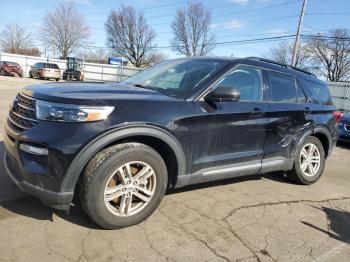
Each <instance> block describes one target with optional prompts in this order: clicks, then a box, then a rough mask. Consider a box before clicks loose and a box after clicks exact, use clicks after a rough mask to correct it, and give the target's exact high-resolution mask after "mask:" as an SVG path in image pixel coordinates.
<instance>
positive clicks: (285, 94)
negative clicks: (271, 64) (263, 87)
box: [268, 71, 297, 103]
mask: <svg viewBox="0 0 350 262" xmlns="http://www.w3.org/2000/svg"><path fill="white" fill-rule="evenodd" d="M268 75H269V82H268V83H269V85H268V100H269V101H273V102H284V103H295V102H296V98H297V93H296V86H295V79H294V77H293V76H291V75H287V74H282V73H277V72H273V71H269V72H268Z"/></svg>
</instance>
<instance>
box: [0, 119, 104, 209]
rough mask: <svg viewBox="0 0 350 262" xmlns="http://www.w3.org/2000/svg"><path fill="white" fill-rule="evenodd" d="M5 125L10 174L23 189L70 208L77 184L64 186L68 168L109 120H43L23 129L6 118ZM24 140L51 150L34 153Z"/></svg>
mask: <svg viewBox="0 0 350 262" xmlns="http://www.w3.org/2000/svg"><path fill="white" fill-rule="evenodd" d="M4 127H5V132H4V144H5V150H6V151H5V157H4V162H5V168H6V171H7V173H8V175H9V176H10V178H11V179H12V180H13V181H14V182H15V184H16V185H17V186H18V187H19V188H20V189H21V190H23V191H25V192H27V193H29V194H31V195H34V196H36V197H38V198H39V199H40V200H41V201H42V202H43V203H44V204H46V205H49V206H51V207H54V208H56V209H61V210H67V209H68V208H69V206H70V203H71V201H72V199H73V195H74V189H75V184H72V183H70V184H68V186H69V187H68V186H67V187H64V186H63V184H64V181H65V179H68V180H69V178H68V177H67V176H66V171H67V169H68V167H70V166H72V165H75V164H76V163H75V162H74V161H73V160H74V158H75V156H76V155H77V154H78V153H79V151H80V149H81V148H82V147H83V146H84V144H85V143H88V142H89V141H90V139H92V138H93V137H94V136H95V135H96V132H98V131H101V130H103V129H105V128H106V127H105V124H103V123H74V124H73V123H57V122H45V121H43V122H39V124H38V125H36V126H34V127H32V128H30V129H28V130H20V129H18V128H16V126H14V125H13V124H12V123H11V122H10V121H9V120H6V121H5V126H4ZM67 134H69V135H68V136H67ZM21 144H30V145H33V146H38V147H42V148H46V149H47V151H48V154H47V155H46V156H38V155H35V154H30V153H28V152H25V151H23V150H21V149H20V145H21ZM65 185H67V183H65Z"/></svg>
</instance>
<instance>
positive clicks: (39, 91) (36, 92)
mask: <svg viewBox="0 0 350 262" xmlns="http://www.w3.org/2000/svg"><path fill="white" fill-rule="evenodd" d="M21 92H22V93H23V94H25V95H27V96H31V97H34V98H36V99H40V100H46V101H51V102H57V103H75V104H90V105H92V104H100V103H101V101H107V100H171V101H173V100H176V99H175V98H172V97H170V96H166V95H164V94H162V93H160V92H158V91H155V90H150V89H145V88H140V87H135V86H130V85H125V84H120V83H113V82H110V83H107V82H69V83H67V82H62V83H49V84H37V85H30V86H27V87H24V88H23V89H22V90H21Z"/></svg>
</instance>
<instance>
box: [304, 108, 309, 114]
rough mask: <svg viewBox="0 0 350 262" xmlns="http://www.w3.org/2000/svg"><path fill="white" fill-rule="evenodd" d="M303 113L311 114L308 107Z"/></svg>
mask: <svg viewBox="0 0 350 262" xmlns="http://www.w3.org/2000/svg"><path fill="white" fill-rule="evenodd" d="M304 113H305V114H310V113H311V108H310V107H308V106H307V107H305V109H304Z"/></svg>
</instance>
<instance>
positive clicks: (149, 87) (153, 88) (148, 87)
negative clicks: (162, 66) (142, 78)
mask: <svg viewBox="0 0 350 262" xmlns="http://www.w3.org/2000/svg"><path fill="white" fill-rule="evenodd" d="M132 85H133V86H136V87H140V88H144V89H150V90H154V91H158V92H159V88H155V87H151V86H144V85H142V84H132Z"/></svg>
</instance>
